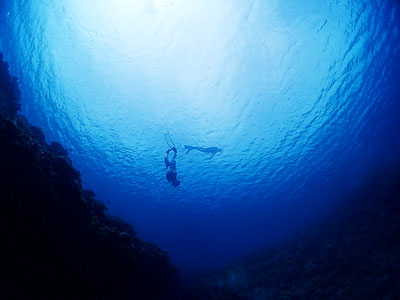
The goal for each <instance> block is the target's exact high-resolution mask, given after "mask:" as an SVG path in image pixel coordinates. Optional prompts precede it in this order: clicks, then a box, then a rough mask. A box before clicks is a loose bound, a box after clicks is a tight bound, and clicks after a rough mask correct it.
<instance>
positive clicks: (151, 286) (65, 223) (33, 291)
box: [0, 55, 176, 299]
mask: <svg viewBox="0 0 400 300" xmlns="http://www.w3.org/2000/svg"><path fill="white" fill-rule="evenodd" d="M19 106H20V105H19V92H18V89H17V80H16V78H13V77H11V76H10V75H9V72H8V65H7V64H6V63H4V62H3V57H2V55H0V204H1V208H0V239H1V246H0V273H1V278H2V279H1V280H0V298H1V299H157V297H158V296H160V295H162V294H163V293H164V292H165V291H166V290H167V289H168V288H169V287H170V286H171V285H172V284H173V283H174V282H175V280H176V270H175V269H174V268H173V267H172V265H171V264H170V263H169V260H168V257H167V255H166V253H165V252H163V251H162V250H160V249H159V248H158V247H157V246H155V245H152V244H149V243H145V242H143V241H141V240H140V239H138V238H137V237H136V234H135V232H134V231H133V229H132V227H131V226H130V225H128V224H126V223H124V222H123V221H122V220H120V219H118V218H114V217H111V216H109V215H107V214H106V213H105V212H104V211H105V206H104V205H103V204H102V203H101V202H100V201H97V200H95V195H94V193H93V192H91V191H87V190H83V189H82V182H81V177H80V174H79V172H78V171H77V170H75V169H74V168H73V167H72V164H71V161H70V159H69V158H68V157H67V152H66V151H65V149H64V148H63V147H62V146H61V145H60V144H58V143H52V144H51V145H48V144H47V143H46V141H45V137H44V134H43V131H42V130H41V129H40V128H37V127H34V126H31V125H29V123H28V121H27V120H26V119H25V118H24V117H23V116H20V115H17V111H18V109H19Z"/></svg>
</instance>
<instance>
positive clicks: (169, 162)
mask: <svg viewBox="0 0 400 300" xmlns="http://www.w3.org/2000/svg"><path fill="white" fill-rule="evenodd" d="M171 150H172V151H173V152H174V155H173V156H172V158H168V154H169V152H170V151H171ZM176 155H177V151H176V148H175V147H173V148H170V149H168V150H167V151H165V158H164V162H165V167H166V169H167V174H166V177H167V180H168V182H172V185H173V186H175V187H177V186H178V185H179V184H180V183H181V182H180V181H179V180H178V179H177V178H176V176H177V175H178V173H177V172H176V160H175V159H176Z"/></svg>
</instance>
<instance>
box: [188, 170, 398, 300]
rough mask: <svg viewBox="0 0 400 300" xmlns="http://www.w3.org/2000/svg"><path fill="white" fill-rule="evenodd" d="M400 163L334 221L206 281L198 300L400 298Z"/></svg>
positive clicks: (197, 289)
mask: <svg viewBox="0 0 400 300" xmlns="http://www.w3.org/2000/svg"><path fill="white" fill-rule="evenodd" d="M399 237H400V164H398V163H396V164H393V165H391V166H388V167H386V168H385V169H382V170H378V171H376V172H375V173H374V174H372V175H371V176H370V177H369V178H368V179H366V180H365V183H364V184H363V185H362V186H361V187H360V188H359V189H358V190H357V191H355V192H354V193H353V194H352V195H351V196H349V197H348V198H347V199H346V200H345V201H343V203H342V204H340V205H339V206H338V207H337V209H336V211H335V212H334V213H332V215H331V217H330V218H329V220H325V221H324V222H320V223H318V224H314V226H313V227H312V228H310V229H309V230H308V231H307V232H304V233H302V234H301V235H298V236H297V237H295V238H293V239H292V240H290V241H288V242H286V243H284V244H281V245H278V246H276V247H272V248H269V249H264V250H263V251H260V252H258V253H254V254H251V255H248V256H247V257H245V258H242V259H240V260H238V261H236V262H235V263H232V264H231V265H229V266H227V267H226V268H224V269H223V270H220V271H216V272H212V273H207V274H203V275H201V276H199V278H198V279H197V281H196V282H195V284H194V285H193V286H192V289H191V291H190V292H188V293H189V294H190V295H188V296H186V297H185V299H192V300H217V299H218V300H255V299H257V300H265V299H274V300H280V299H282V300H283V299H293V300H294V299H296V300H297V299H299V300H300V299H307V300H312V299H321V300H322V299H352V300H354V299H360V300H361V299H363V300H365V299H371V300H376V299H385V300H395V299H400V238H399Z"/></svg>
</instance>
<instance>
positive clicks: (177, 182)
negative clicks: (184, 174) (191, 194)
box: [172, 179, 181, 187]
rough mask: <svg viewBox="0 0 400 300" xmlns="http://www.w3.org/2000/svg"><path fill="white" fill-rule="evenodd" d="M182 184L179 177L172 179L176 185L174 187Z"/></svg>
mask: <svg viewBox="0 0 400 300" xmlns="http://www.w3.org/2000/svg"><path fill="white" fill-rule="evenodd" d="M180 184H181V182H180V181H179V180H178V179H175V180H174V181H172V185H173V186H174V187H177V186H179V185H180Z"/></svg>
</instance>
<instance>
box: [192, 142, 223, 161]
mask: <svg viewBox="0 0 400 300" xmlns="http://www.w3.org/2000/svg"><path fill="white" fill-rule="evenodd" d="M185 149H186V150H187V151H186V154H188V153H189V152H190V151H192V150H197V151H200V152H204V153H210V154H211V156H210V159H211V158H213V156H214V155H215V154H217V153H218V152H222V149H221V148H218V147H208V148H204V147H194V146H189V145H185Z"/></svg>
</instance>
